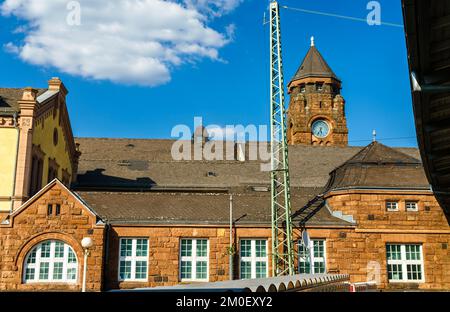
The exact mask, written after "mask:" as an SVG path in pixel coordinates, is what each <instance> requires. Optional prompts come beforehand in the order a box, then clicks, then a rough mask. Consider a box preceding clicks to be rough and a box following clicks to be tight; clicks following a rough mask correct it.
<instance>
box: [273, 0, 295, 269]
mask: <svg viewBox="0 0 450 312" xmlns="http://www.w3.org/2000/svg"><path fill="white" fill-rule="evenodd" d="M270 134H271V138H270V140H271V145H270V146H271V147H270V148H271V155H272V157H271V173H270V175H271V195H272V269H273V272H274V275H275V276H280V275H287V274H289V275H292V274H294V253H293V252H294V249H293V244H292V222H291V192H290V179H289V161H288V146H287V140H286V125H285V109H284V82H283V63H282V57H281V34H280V15H279V6H278V2H277V1H275V0H273V1H271V3H270Z"/></svg>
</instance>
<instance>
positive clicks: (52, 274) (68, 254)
mask: <svg viewBox="0 0 450 312" xmlns="http://www.w3.org/2000/svg"><path fill="white" fill-rule="evenodd" d="M77 271H78V261H77V257H76V255H75V252H74V251H73V249H72V247H70V246H69V245H67V244H66V243H64V242H62V241H58V240H47V241H43V242H41V243H39V244H38V245H36V246H35V247H33V249H32V250H31V251H30V252H29V253H28V255H27V256H26V258H25V263H24V278H23V281H24V283H33V282H46V283H75V282H76V281H77V276H78V274H77Z"/></svg>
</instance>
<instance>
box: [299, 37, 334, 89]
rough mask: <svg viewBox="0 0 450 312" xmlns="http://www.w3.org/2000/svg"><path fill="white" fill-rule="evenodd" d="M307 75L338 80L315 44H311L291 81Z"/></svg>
mask: <svg viewBox="0 0 450 312" xmlns="http://www.w3.org/2000/svg"><path fill="white" fill-rule="evenodd" d="M308 77H324V78H334V79H336V80H339V78H338V77H337V76H336V74H335V73H334V72H333V70H332V69H331V67H330V66H329V65H328V64H327V62H326V61H325V59H324V58H323V56H322V54H320V52H319V50H317V48H316V47H315V46H311V47H310V48H309V50H308V53H307V54H306V56H305V58H304V59H303V61H302V64H301V65H300V67H299V68H298V70H297V72H296V73H295V75H294V77H293V78H292V80H291V81H294V80H299V79H303V78H308Z"/></svg>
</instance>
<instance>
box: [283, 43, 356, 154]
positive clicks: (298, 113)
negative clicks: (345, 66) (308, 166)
mask: <svg viewBox="0 0 450 312" xmlns="http://www.w3.org/2000/svg"><path fill="white" fill-rule="evenodd" d="M288 93H289V94H290V101H289V109H288V111H287V139H288V143H289V144H290V145H299V144H301V145H317V146H347V145H348V129H347V121H346V119H345V108H344V106H345V101H344V98H343V97H342V96H341V81H340V80H339V78H338V77H337V76H336V75H335V74H334V72H333V71H332V70H331V68H330V67H329V66H328V64H327V62H325V60H324V58H323V57H322V55H321V54H320V52H319V51H318V50H317V48H316V47H315V45H314V37H311V47H310V49H309V51H308V53H307V54H306V56H305V58H304V60H303V62H302V64H301V65H300V67H299V69H298V70H297V73H296V74H295V76H294V78H292V80H291V82H289V84H288Z"/></svg>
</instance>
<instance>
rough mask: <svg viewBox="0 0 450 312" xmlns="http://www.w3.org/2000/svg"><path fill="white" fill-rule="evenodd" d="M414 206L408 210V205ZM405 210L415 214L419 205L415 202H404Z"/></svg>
mask: <svg viewBox="0 0 450 312" xmlns="http://www.w3.org/2000/svg"><path fill="white" fill-rule="evenodd" d="M411 204H414V208H411V207H410V208H408V205H411ZM405 209H406V211H411V212H416V211H419V204H418V202H417V201H414V200H407V201H405Z"/></svg>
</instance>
